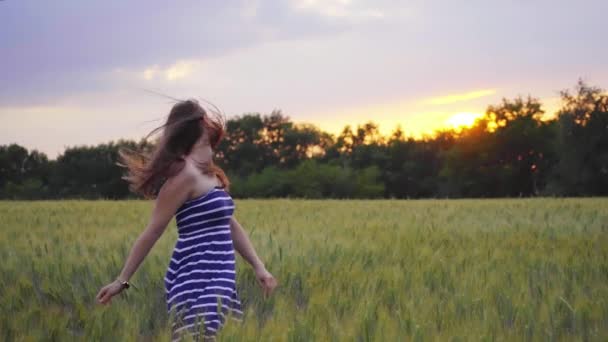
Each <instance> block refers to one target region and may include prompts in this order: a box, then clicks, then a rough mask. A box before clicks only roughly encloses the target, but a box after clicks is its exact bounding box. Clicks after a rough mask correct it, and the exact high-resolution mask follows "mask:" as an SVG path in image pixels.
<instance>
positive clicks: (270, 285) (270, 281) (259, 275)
mask: <svg viewBox="0 0 608 342" xmlns="http://www.w3.org/2000/svg"><path fill="white" fill-rule="evenodd" d="M254 271H255V277H256V279H257V280H258V284H260V286H261V287H262V290H263V291H264V296H265V297H268V296H270V294H272V291H273V290H274V288H275V287H276V286H277V280H276V279H275V278H274V277H273V276H272V274H270V272H268V270H266V267H258V268H256V269H255V270H254Z"/></svg>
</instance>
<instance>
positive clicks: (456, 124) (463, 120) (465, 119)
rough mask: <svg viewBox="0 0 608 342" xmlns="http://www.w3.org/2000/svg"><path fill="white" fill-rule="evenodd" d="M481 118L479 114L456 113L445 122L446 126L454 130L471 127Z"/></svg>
mask: <svg viewBox="0 0 608 342" xmlns="http://www.w3.org/2000/svg"><path fill="white" fill-rule="evenodd" d="M480 116H481V114H479V113H468V112H463V113H456V114H454V115H452V116H450V117H449V118H448V119H447V120H445V124H446V125H447V126H450V127H453V128H463V127H471V126H473V124H474V123H475V119H477V118H478V117H480Z"/></svg>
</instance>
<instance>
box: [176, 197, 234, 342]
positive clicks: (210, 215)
mask: <svg viewBox="0 0 608 342" xmlns="http://www.w3.org/2000/svg"><path fill="white" fill-rule="evenodd" d="M234 207H235V206H234V202H233V200H232V197H231V196H230V195H229V194H228V193H227V192H226V191H225V190H223V189H222V188H221V187H219V186H215V187H214V188H213V189H211V190H210V191H208V192H207V193H206V194H203V195H201V196H199V197H197V198H194V199H191V200H188V201H186V202H184V203H183V204H182V205H181V206H180V207H179V208H178V210H177V211H176V213H175V220H176V223H177V232H178V239H177V242H176V244H175V248H174V249H173V254H172V257H171V261H170V263H169V266H168V269H167V273H166V275H165V290H166V300H167V310H168V312H169V315H170V317H171V318H172V339H173V340H179V339H180V338H181V337H182V336H183V335H184V333H190V334H191V335H192V336H193V337H195V338H197V339H198V338H199V336H200V334H204V336H210V337H214V336H215V335H216V334H217V332H218V331H219V330H220V329H221V328H222V326H223V325H224V323H225V321H226V318H227V317H230V318H233V319H235V320H236V321H239V322H241V321H242V320H243V311H242V308H241V302H240V300H239V294H238V293H237V290H236V284H235V280H236V268H235V266H236V265H235V254H234V246H233V242H232V237H231V234H230V218H231V216H232V214H233V212H234Z"/></svg>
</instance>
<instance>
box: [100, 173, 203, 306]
mask: <svg viewBox="0 0 608 342" xmlns="http://www.w3.org/2000/svg"><path fill="white" fill-rule="evenodd" d="M191 181H192V179H191V178H190V176H188V175H187V173H186V172H180V173H179V174H178V175H176V176H175V177H173V178H170V179H168V180H167V181H166V182H165V183H164V184H163V186H162V187H161V189H160V190H159V193H158V196H157V197H156V201H155V206H154V210H153V211H152V216H151V218H150V222H149V223H148V225H147V226H146V228H145V229H144V231H143V232H142V233H141V234H140V235H139V236H138V237H137V239H136V240H135V243H134V244H133V247H131V251H130V252H129V256H128V257H127V260H126V262H125V265H124V267H123V269H122V271H121V272H120V275H119V276H118V278H117V279H116V280H114V281H113V282H112V283H110V284H108V285H106V286H105V287H103V288H102V289H101V290H100V291H99V293H98V294H97V300H98V301H99V302H100V303H102V304H106V303H109V302H110V300H111V298H112V296H114V295H116V294H117V293H119V292H120V291H122V289H123V286H122V285H121V281H129V279H131V276H132V275H133V274H134V273H135V271H136V270H137V268H138V267H139V265H140V264H141V262H142V261H143V260H144V258H145V257H146V256H147V255H148V253H149V252H150V249H152V246H154V244H155V243H156V241H157V240H158V238H160V236H161V235H162V234H163V232H164V231H165V229H166V228H167V225H168V224H169V222H170V221H171V219H172V218H173V215H175V212H176V210H177V209H178V208H179V206H180V205H181V204H182V203H183V202H184V201H186V200H187V199H188V197H189V192H190V188H191V184H192V183H191Z"/></svg>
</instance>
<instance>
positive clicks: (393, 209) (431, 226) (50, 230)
mask: <svg viewBox="0 0 608 342" xmlns="http://www.w3.org/2000/svg"><path fill="white" fill-rule="evenodd" d="M152 205H153V203H152V202H151V201H116V202H113V201H76V200H69V201H35V202H7V201H5V202H0V260H1V263H0V272H1V274H2V276H1V277H0V289H1V290H2V295H1V296H0V340H5V341H39V340H48V341H72V340H79V341H131V340H132V341H167V340H169V333H168V330H167V315H166V312H165V309H166V304H165V298H164V287H163V277H164V273H165V270H166V267H167V265H168V262H169V258H170V253H171V250H172V248H173V245H174V243H175V239H176V236H177V234H176V231H175V229H176V228H175V222H174V221H172V222H171V224H170V225H169V227H168V228H167V231H166V232H165V234H164V235H163V236H162V237H161V238H160V240H159V241H158V243H157V244H156V245H155V246H154V248H153V249H152V251H151V253H150V254H149V255H148V257H147V258H146V260H144V262H143V263H142V265H141V267H140V268H139V270H138V271H137V272H136V273H135V275H134V276H133V278H132V279H131V280H132V282H133V283H134V284H135V285H136V286H137V287H138V289H133V288H131V289H129V290H128V291H125V292H123V293H122V294H120V295H119V296H117V297H115V298H114V299H113V301H112V305H110V306H100V305H98V304H96V302H95V295H96V293H97V291H98V290H99V288H100V287H101V286H102V285H104V284H106V283H107V282H109V281H111V280H112V279H114V277H116V276H117V275H118V273H119V272H120V270H121V268H122V266H123V263H124V260H125V257H126V255H127V253H128V251H129V248H130V247H131V245H132V243H133V241H134V240H135V238H136V237H137V235H138V233H139V232H140V231H141V230H142V229H143V228H144V227H145V225H146V224H147V222H148V219H149V216H150V213H151V210H152ZM235 215H236V217H237V219H238V220H239V222H241V224H242V225H243V227H244V228H245V230H247V231H248V232H249V234H250V237H251V240H252V242H253V244H254V246H255V247H256V250H257V251H258V254H259V255H260V257H261V258H262V259H263V260H264V261H265V263H266V266H267V268H268V270H269V271H270V272H271V273H273V275H274V276H275V277H276V278H277V280H278V282H279V286H278V287H277V289H276V290H275V293H274V294H273V296H272V297H271V298H270V299H268V300H264V299H263V297H262V295H261V291H260V288H259V287H258V285H257V283H256V281H255V278H254V274H253V272H252V270H251V268H250V267H249V265H248V264H247V263H246V262H245V261H244V259H243V258H242V257H241V256H237V271H238V272H237V280H238V284H237V289H238V291H239V292H240V297H241V300H242V302H243V306H244V309H245V310H244V311H245V320H244V322H243V323H238V322H236V321H232V320H230V321H228V322H227V325H226V326H225V327H224V328H223V330H222V331H221V334H220V338H219V340H220V341H428V340H432V341H436V340H437V341H472V340H473V341H528V340H543V341H545V340H547V341H606V340H607V339H608V199H600V198H584V199H573V198H568V199H501V200H498V199H496V200H495V199H491V200H412V201H396V200H343V201H340V200H295V199H291V200H290V199H277V200H236V211H235Z"/></svg>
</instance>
